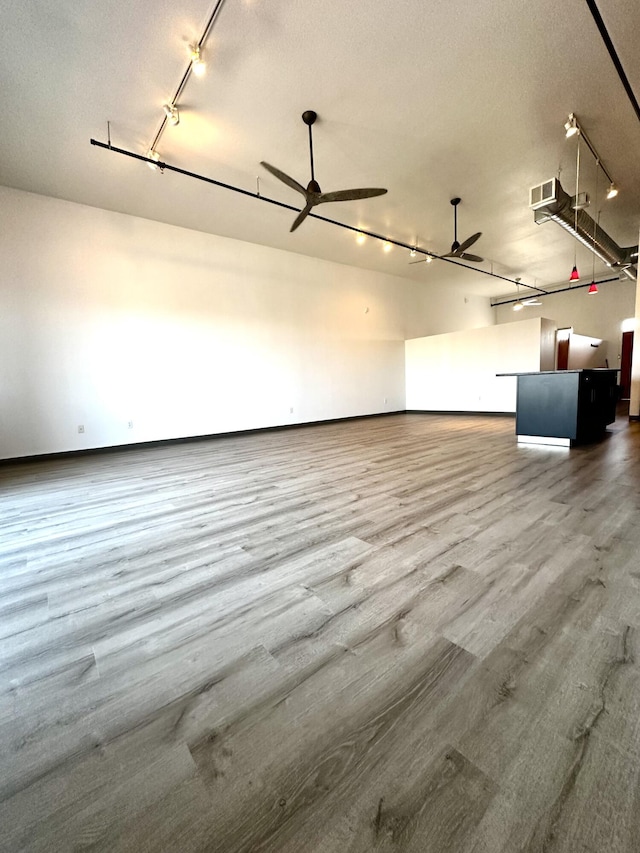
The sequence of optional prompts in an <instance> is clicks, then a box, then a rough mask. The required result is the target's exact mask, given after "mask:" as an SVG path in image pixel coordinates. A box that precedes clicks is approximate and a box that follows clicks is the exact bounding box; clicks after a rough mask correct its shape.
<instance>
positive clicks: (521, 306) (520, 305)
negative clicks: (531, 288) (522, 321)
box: [513, 302, 524, 311]
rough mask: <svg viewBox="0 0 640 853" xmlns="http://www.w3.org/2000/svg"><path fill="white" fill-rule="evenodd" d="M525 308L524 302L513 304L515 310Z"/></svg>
mask: <svg viewBox="0 0 640 853" xmlns="http://www.w3.org/2000/svg"><path fill="white" fill-rule="evenodd" d="M523 308H524V305H523V304H522V302H516V304H515V305H514V306H513V310H514V311H522V309H523Z"/></svg>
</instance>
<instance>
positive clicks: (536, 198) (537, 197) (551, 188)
mask: <svg viewBox="0 0 640 853" xmlns="http://www.w3.org/2000/svg"><path fill="white" fill-rule="evenodd" d="M557 183H558V179H557V178H551V180H549V181H545V182H544V183H543V184H538V186H537V187H531V189H530V190H529V207H530V208H531V209H532V210H537V209H538V208H539V207H544V206H545V205H547V204H552V203H553V202H554V201H557V200H558V191H557Z"/></svg>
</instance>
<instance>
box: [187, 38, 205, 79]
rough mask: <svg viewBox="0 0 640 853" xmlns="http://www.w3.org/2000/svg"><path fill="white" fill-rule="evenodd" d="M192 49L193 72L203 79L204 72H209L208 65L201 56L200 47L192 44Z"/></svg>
mask: <svg viewBox="0 0 640 853" xmlns="http://www.w3.org/2000/svg"><path fill="white" fill-rule="evenodd" d="M190 49H191V70H192V71H193V73H194V74H195V75H196V77H202V75H203V74H204V72H205V71H206V70H207V63H206V62H205V61H204V59H203V58H202V56H201V55H200V45H198V44H192V45H190Z"/></svg>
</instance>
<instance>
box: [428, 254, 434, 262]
mask: <svg viewBox="0 0 640 853" xmlns="http://www.w3.org/2000/svg"><path fill="white" fill-rule="evenodd" d="M432 260H433V258H432V256H431V255H427V263H428V264H430V263H431V261H432Z"/></svg>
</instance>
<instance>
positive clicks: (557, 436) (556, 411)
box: [501, 369, 618, 447]
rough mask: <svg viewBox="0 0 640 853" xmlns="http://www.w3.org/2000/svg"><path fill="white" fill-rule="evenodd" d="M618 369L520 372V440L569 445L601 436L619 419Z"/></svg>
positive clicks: (517, 433)
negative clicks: (617, 414) (617, 410)
mask: <svg viewBox="0 0 640 853" xmlns="http://www.w3.org/2000/svg"><path fill="white" fill-rule="evenodd" d="M617 374H618V371H617V370H595V369H594V370H554V371H542V372H540V373H517V374H501V375H503V376H514V375H515V376H517V377H518V389H517V399H516V435H517V438H518V441H519V442H523V443H532V444H555V445H562V446H566V447H569V446H571V445H574V444H582V443H586V442H592V441H597V440H598V439H600V438H602V436H603V435H604V433H605V430H606V428H607V425H608V424H610V423H613V422H614V421H615V418H616V403H617V399H618V386H617Z"/></svg>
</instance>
